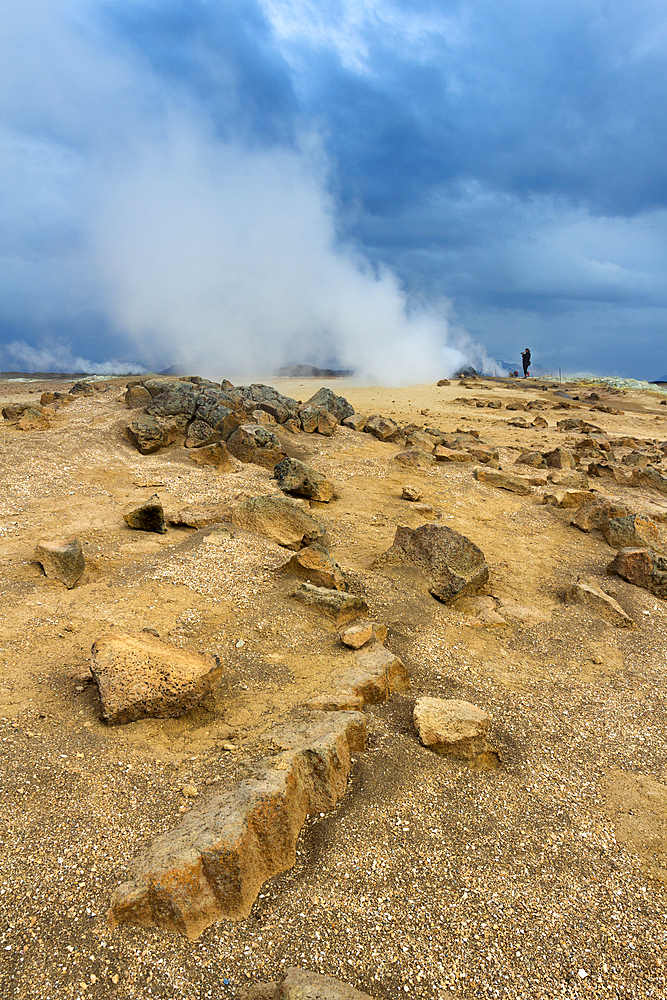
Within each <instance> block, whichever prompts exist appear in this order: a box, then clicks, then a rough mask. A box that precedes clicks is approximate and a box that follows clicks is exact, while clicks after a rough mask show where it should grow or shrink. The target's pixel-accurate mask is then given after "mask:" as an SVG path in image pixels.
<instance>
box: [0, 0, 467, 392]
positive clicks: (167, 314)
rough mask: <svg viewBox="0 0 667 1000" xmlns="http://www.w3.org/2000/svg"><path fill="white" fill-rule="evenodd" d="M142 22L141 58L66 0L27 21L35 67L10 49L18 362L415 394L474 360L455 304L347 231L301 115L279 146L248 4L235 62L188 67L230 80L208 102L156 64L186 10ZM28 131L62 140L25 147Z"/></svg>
mask: <svg viewBox="0 0 667 1000" xmlns="http://www.w3.org/2000/svg"><path fill="white" fill-rule="evenodd" d="M198 6H199V5H195V7H198ZM128 7H129V13H128V11H126V12H125V15H124V16H126V17H129V18H132V17H134V18H135V19H137V20H136V23H135V25H134V33H133V38H132V42H131V43H130V41H129V39H128V35H127V33H126V29H127V24H123V22H122V17H121V11H120V10H118V9H116V10H114V8H113V5H112V7H111V8H107V10H106V13H105V12H104V8H103V7H102V6H99V5H97V4H95V3H74V4H66V3H63V2H61V0H56V3H55V4H53V5H48V6H47V5H46V4H44V5H43V6H42V7H41V9H40V7H39V4H38V5H37V6H36V8H35V9H34V10H33V13H32V15H31V16H30V17H29V18H28V17H27V16H26V15H25V12H24V8H23V7H22V5H20V4H15V5H14V6H13V7H11V6H10V16H9V22H10V34H11V33H13V37H14V43H15V49H14V51H15V52H17V51H20V52H21V53H26V54H27V58H26V60H25V62H24V61H23V56H22V57H21V59H19V58H18V56H17V55H14V56H13V57H12V54H11V53H12V46H11V44H8V45H7V55H8V58H9V66H6V67H5V70H4V75H5V80H4V83H5V88H4V93H5V97H6V99H7V100H6V104H5V107H4V113H5V120H7V119H13V122H11V121H9V122H8V125H12V124H13V125H14V128H11V127H7V128H6V129H5V130H4V132H3V133H2V144H3V146H4V153H5V155H4V157H3V162H4V176H3V177H2V182H3V184H4V187H5V190H8V191H9V192H10V199H9V201H10V202H11V203H12V205H13V208H12V209H10V218H9V227H10V234H9V236H7V237H6V239H9V240H11V239H12V238H13V239H14V242H15V244H16V245H17V246H15V247H14V248H12V247H9V248H8V251H9V253H10V254H11V252H12V250H13V249H14V250H16V249H18V250H19V253H18V254H17V256H16V258H15V259H14V262H13V266H11V265H10V266H9V267H6V268H5V270H4V275H3V278H2V281H3V285H4V287H3V289H2V290H3V292H4V297H5V300H6V302H8V308H7V310H6V315H5V317H3V318H4V331H3V332H4V334H5V336H4V339H5V342H6V343H5V346H4V349H0V350H2V353H1V354H0V362H1V363H2V367H4V368H5V369H7V368H31V369H42V370H45V369H46V370H48V369H53V368H55V369H58V368H62V369H65V370H67V369H78V370H81V369H85V370H88V371H113V370H118V369H119V368H120V369H121V370H122V369H123V368H129V367H132V368H135V369H136V368H138V367H141V366H143V367H146V368H152V369H155V368H159V367H161V366H165V365H173V364H177V365H182V366H184V367H186V368H187V369H188V370H192V371H197V372H201V373H208V374H211V375H214V374H217V375H218V376H220V375H221V374H224V375H232V376H233V375H235V374H236V375H238V374H248V373H254V372H262V373H267V372H271V371H272V370H273V369H274V368H276V367H277V366H280V365H283V364H286V363H289V362H308V363H311V364H315V365H322V366H324V365H332V364H335V365H339V366H341V367H350V368H354V369H356V370H357V371H358V373H359V374H360V375H362V376H364V377H367V378H370V379H373V380H376V381H379V382H384V383H395V382H396V383H400V382H410V381H423V380H425V379H429V378H433V377H434V376H436V375H439V376H442V375H447V374H449V373H451V372H452V371H453V370H454V369H455V368H456V367H457V366H458V365H460V364H461V363H462V362H464V361H465V360H466V357H467V353H469V352H466V353H463V352H462V351H461V350H460V349H458V348H457V347H456V346H454V345H455V343H456V342H458V343H460V344H462V345H464V344H466V343H467V341H466V338H465V337H464V335H463V334H461V333H460V334H459V337H458V339H457V338H456V337H452V335H451V332H450V329H449V325H448V320H447V311H448V304H447V302H446V301H444V300H442V301H441V302H440V303H438V304H435V305H434V304H431V305H429V306H428V307H427V306H423V305H419V304H415V303H408V301H407V297H406V294H405V292H404V291H403V290H402V288H401V284H400V282H399V280H398V278H397V277H396V275H395V274H394V273H393V272H392V271H391V270H390V269H389V268H388V267H386V266H383V265H378V264H375V265H372V264H371V263H370V262H369V260H368V258H367V257H366V256H365V255H364V254H363V253H362V251H361V249H359V248H357V247H355V245H354V244H353V243H352V241H351V240H350V239H345V237H344V236H341V235H340V232H339V230H338V227H337V206H336V200H335V198H334V196H333V195H332V194H331V193H330V190H329V185H330V181H331V176H330V170H329V166H330V164H329V162H328V158H327V155H326V154H325V152H324V151H323V149H322V146H321V144H320V142H319V139H318V135H317V133H316V131H315V130H314V129H313V128H310V129H309V130H306V129H305V128H304V127H303V123H302V122H301V121H300V120H299V118H298V116H295V115H293V114H292V113H291V112H290V113H286V112H285V109H283V119H284V121H283V122H282V125H283V126H285V127H284V128H282V134H281V130H280V129H279V130H278V131H277V132H276V131H275V130H274V133H275V134H273V135H272V134H271V129H270V128H268V127H267V122H266V120H264V119H265V117H266V116H265V115H264V113H263V109H262V108H261V107H258V97H257V94H256V93H253V91H256V88H257V81H256V80H253V79H249V78H248V77H249V74H250V76H252V73H253V72H256V67H255V69H254V70H253V69H252V68H251V67H248V66H245V67H244V66H242V65H240V63H242V62H243V61H244V59H245V60H246V61H248V59H249V58H250V55H249V53H248V52H247V51H245V52H244V47H245V48H246V49H247V46H248V44H249V39H250V38H251V37H252V31H250V29H249V25H248V23H247V20H248V17H249V16H250V15H251V14H252V5H248V4H246V5H244V4H232V5H231V7H232V8H236V32H237V36H238V37H237V38H236V39H235V38H234V37H231V38H227V39H226V40H225V42H224V44H222V39H218V42H219V43H220V44H219V47H218V49H217V50H216V46H215V41H216V40H215V39H213V40H211V39H210V38H209V39H206V40H203V39H198V38H197V37H196V35H195V36H194V37H193V36H190V37H186V38H184V39H182V40H181V42H180V55H181V56H182V57H183V58H184V59H187V60H190V62H191V64H192V65H191V67H190V72H191V73H194V74H195V75H196V74H197V73H201V74H202V75H205V74H206V73H212V74H213V75H214V76H215V77H216V79H215V81H214V83H215V86H213V84H211V82H210V81H209V82H208V84H207V85H206V86H205V87H204V89H205V90H207V91H208V92H207V93H206V94H204V95H202V93H201V92H199V93H197V92H196V91H197V87H196V86H194V87H192V86H184V85H183V80H181V79H179V77H178V74H177V73H174V72H173V68H172V70H170V71H169V72H167V71H165V68H164V67H159V66H158V67H157V68H156V66H155V65H151V57H154V56H155V48H154V46H153V48H151V49H150V51H147V49H149V46H144V45H143V42H142V37H141V25H140V22H141V19H142V18H151V17H156V18H158V21H159V18H160V15H161V8H162V13H163V14H164V13H165V11H166V13H167V14H171V15H173V14H174V11H175V10H176V9H177V8H178V5H175V6H174V5H169V4H150V3H147V4H144V3H134V4H130V5H128ZM202 9H203V8H202ZM109 11H111V13H109ZM165 16H166V15H165ZM256 17H257V15H256ZM244 20H245V23H244ZM35 26H37V27H38V28H39V27H40V26H41V30H38V32H37V34H36V35H35V36H33V34H32V29H33V28H34V27H35ZM209 27H211V25H209ZM214 27H215V26H214ZM227 27H228V28H229V27H234V19H233V18H232V20H231V22H229V23H228V24H227ZM254 27H255V29H256V32H257V34H258V35H259V41H260V42H261V40H262V37H263V36H264V41H266V37H265V36H266V32H267V30H268V29H267V27H266V25H262V23H261V19H259V18H258V19H257V23H256V24H255V26H254ZM158 28H159V24H158ZM217 28H218V30H221V26H220V25H218V26H217ZM250 28H252V25H250ZM186 34H187V32H186ZM153 41H154V40H153ZM253 44H255V45H257V44H258V41H257V39H254V40H253ZM211 45H212V46H213V54H214V56H215V66H211V65H210V64H209V65H206V61H207V60H210V58H211V56H212V50H211V47H210V46H211ZM169 46H170V48H171V51H170V53H169V58H173V57H174V48H177V49H178V48H179V43H178V40H176V39H173V38H172V39H171V40H170V41H169ZM255 55H256V54H255ZM253 58H254V56H253ZM274 69H275V67H274ZM221 77H222V78H221ZM244 77H245V79H244ZM190 82H192V81H190ZM212 91H217V94H216V93H213V92H212ZM216 97H217V99H216ZM10 98H11V99H10ZM12 101H13V102H16V103H15V104H14V105H13V106H12ZM259 103H261V101H260V102H259ZM246 105H247V107H246ZM253 105H254V106H253ZM29 122H32V123H33V126H34V131H35V132H42V133H47V134H46V135H43V136H42V137H40V138H30V139H28V138H26V137H25V135H24V136H21V134H20V129H21V128H25V125H26V123H29ZM23 247H27V248H28V250H29V252H28V253H23V252H21V250H22V248H23ZM13 333H14V335H13V336H12V334H13ZM110 349H111V350H112V351H113V352H114V355H113V356H111V357H110V356H109V350H110ZM119 351H123V352H124V353H123V354H122V355H119V354H118V352H119ZM473 353H475V352H474V351H473ZM477 354H479V355H480V357H481V356H482V351H481V350H479V351H477Z"/></svg>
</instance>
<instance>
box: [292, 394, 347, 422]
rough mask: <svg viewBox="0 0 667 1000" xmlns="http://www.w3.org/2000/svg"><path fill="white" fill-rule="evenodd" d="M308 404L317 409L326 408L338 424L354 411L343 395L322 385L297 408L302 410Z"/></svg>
mask: <svg viewBox="0 0 667 1000" xmlns="http://www.w3.org/2000/svg"><path fill="white" fill-rule="evenodd" d="M308 406H312V407H314V408H315V409H318V410H326V411H327V412H328V413H331V414H332V416H334V417H335V418H336V422H337V423H339V424H340V423H342V422H343V420H345V418H346V417H351V416H352V414H353V413H354V407H353V406H352V404H351V403H348V401H347V400H346V399H345V397H344V396H337V395H336V393H335V392H332V390H331V389H325V388H324V387H323V388H322V389H318V390H317V392H316V393H315V395H314V396H311V397H310V399H307V400H306V402H305V403H304V404H303V406H302V407H299V409H300V410H302V409H305V408H306V407H308Z"/></svg>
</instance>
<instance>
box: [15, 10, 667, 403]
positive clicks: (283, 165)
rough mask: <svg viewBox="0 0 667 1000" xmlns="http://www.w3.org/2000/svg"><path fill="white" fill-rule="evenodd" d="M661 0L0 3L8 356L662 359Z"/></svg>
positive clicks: (70, 366) (271, 362)
mask: <svg viewBox="0 0 667 1000" xmlns="http://www.w3.org/2000/svg"><path fill="white" fill-rule="evenodd" d="M666 55H667V9H666V8H665V6H664V4H662V3H659V2H657V0H632V2H631V3H630V2H621V0H558V2H555V0H506V2H504V3H502V4H499V3H498V2H497V0H467V2H453V0H438V2H434V0H400V2H392V0H318V2H315V0H169V2H166V0H104V2H102V0H30V2H29V3H26V2H25V0H4V3H3V5H2V10H1V11H0V368H1V369H3V370H68V371H72V370H77V371H84V370H85V371H99V372H104V371H109V372H110V371H125V370H130V369H135V370H140V369H141V368H144V369H147V370H160V369H162V368H166V367H168V366H170V365H179V366H182V367H183V368H184V370H185V369H186V370H188V371H191V372H194V373H197V374H209V375H210V376H212V377H213V376H216V377H223V376H229V377H232V378H233V377H234V376H235V375H238V374H243V373H246V372H259V371H263V372H266V371H271V370H273V369H275V368H276V367H278V366H280V365H282V364H286V363H310V364H316V365H326V366H327V367H329V366H331V365H339V366H341V367H354V368H355V369H357V371H358V372H359V373H360V374H361V375H362V376H364V377H367V378H369V379H372V380H375V381H378V382H384V383H385V384H399V383H405V382H411V381H427V380H430V379H432V378H434V377H436V376H437V377H443V376H445V375H448V374H451V373H452V372H453V371H454V370H455V368H456V367H457V366H458V365H460V364H461V363H464V362H470V363H472V364H474V365H475V366H476V367H483V368H485V369H487V370H491V371H493V370H497V369H494V364H495V363H497V362H502V361H508V362H513V363H515V364H517V365H518V364H519V358H520V353H521V351H522V350H523V349H524V348H525V347H526V346H529V347H530V349H531V351H532V357H533V361H534V362H536V363H537V364H539V365H540V366H541V368H542V370H544V371H557V370H558V368H559V367H562V369H563V371H565V372H571V373H573V372H580V371H590V372H596V373H599V374H619V375H626V376H631V377H635V378H648V379H654V378H660V377H661V376H663V375H667V356H665V354H666V352H665V345H666V339H665V330H666V329H667V252H666V250H667V170H666V169H665V164H666V163H667V148H666V147H667V100H666V97H667V94H666V90H667V86H666V81H667V73H666V66H665V62H666Z"/></svg>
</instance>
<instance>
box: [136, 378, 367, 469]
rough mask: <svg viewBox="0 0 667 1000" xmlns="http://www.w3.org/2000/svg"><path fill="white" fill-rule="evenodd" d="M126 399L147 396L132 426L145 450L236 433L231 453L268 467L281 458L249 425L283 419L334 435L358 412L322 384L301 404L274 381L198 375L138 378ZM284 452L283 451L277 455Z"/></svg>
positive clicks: (293, 426)
mask: <svg viewBox="0 0 667 1000" xmlns="http://www.w3.org/2000/svg"><path fill="white" fill-rule="evenodd" d="M125 399H126V403H127V405H128V406H130V407H135V406H139V405H144V402H145V407H144V411H143V412H142V413H141V414H139V415H138V416H137V417H136V418H135V419H134V420H133V421H132V422H131V423H130V424H129V425H128V427H127V430H126V433H127V436H128V438H129V440H130V441H131V442H132V443H133V444H134V445H135V447H136V448H137V449H138V450H139V451H140V452H141V453H142V454H146V455H147V454H151V453H152V452H154V451H157V450H159V449H160V448H163V447H166V446H167V445H169V444H172V443H174V442H177V443H184V444H185V445H186V447H188V448H196V447H198V446H199V445H205V444H213V443H215V442H216V441H230V439H231V438H232V437H233V438H234V441H233V443H232V444H230V452H231V454H233V455H235V456H236V457H238V458H239V459H240V460H241V461H244V462H257V463H258V464H260V465H265V466H266V467H268V468H273V465H275V464H276V463H275V462H273V464H270V459H269V452H270V450H271V448H270V446H269V442H270V439H263V438H262V439H261V440H260V439H258V440H257V441H256V442H255V445H254V446H253V442H252V441H251V440H250V439H249V432H248V431H247V427H248V426H255V427H261V426H263V425H265V424H267V423H269V424H273V425H276V424H279V425H283V426H284V427H285V428H286V429H288V430H292V431H294V430H298V429H299V428H301V429H303V430H304V431H306V432H308V433H314V432H319V433H320V434H329V435H330V434H332V433H333V431H334V429H335V427H336V426H337V424H338V423H339V422H340V421H341V420H343V419H347V418H348V417H351V416H352V415H353V413H354V407H352V406H351V405H350V404H349V403H348V402H347V400H346V399H344V398H343V397H342V396H336V394H335V393H333V392H332V391H331V390H330V389H320V390H319V391H318V392H316V393H315V395H314V396H312V397H311V399H309V400H308V402H307V403H306V404H304V405H302V406H301V405H300V404H299V403H297V401H296V400H295V399H291V398H290V397H289V396H283V395H282V393H280V392H278V391H277V390H276V389H274V388H273V387H272V386H269V385H262V384H259V383H257V384H253V385H249V386H233V385H232V384H231V382H227V381H226V380H225V381H224V382H223V383H222V384H221V385H218V384H217V383H214V382H210V381H208V380H207V379H202V378H199V377H198V376H186V377H183V378H146V379H141V380H136V379H135V380H133V382H131V383H129V384H128V389H127V393H126V396H125ZM241 428H246V431H245V433H244V434H237V433H236V432H237V431H238V430H239V429H241ZM268 433H271V432H270V431H269V432H268ZM276 440H277V439H276ZM271 443H272V444H274V443H273V442H271ZM274 447H275V444H274ZM284 454H285V452H284V451H282V453H281V454H279V455H278V454H277V455H276V461H280V460H281V458H282V457H283V456H284Z"/></svg>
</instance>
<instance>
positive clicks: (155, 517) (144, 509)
mask: <svg viewBox="0 0 667 1000" xmlns="http://www.w3.org/2000/svg"><path fill="white" fill-rule="evenodd" d="M123 520H124V521H125V523H126V524H127V525H128V527H130V528H133V529H134V530H135V531H154V532H156V533H157V534H159V535H164V534H165V532H166V531H167V526H166V524H165V521H164V509H163V507H162V504H161V503H160V500H159V497H158V495H157V493H154V494H153V496H152V497H150V499H148V500H146V502H145V503H142V504H141V506H140V507H133V508H132V509H131V510H128V511H126V512H125V513H124V514H123Z"/></svg>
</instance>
